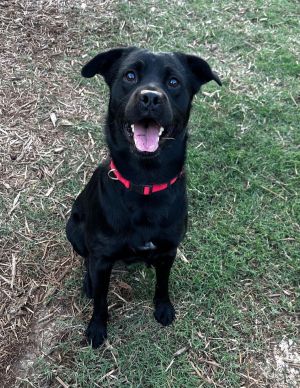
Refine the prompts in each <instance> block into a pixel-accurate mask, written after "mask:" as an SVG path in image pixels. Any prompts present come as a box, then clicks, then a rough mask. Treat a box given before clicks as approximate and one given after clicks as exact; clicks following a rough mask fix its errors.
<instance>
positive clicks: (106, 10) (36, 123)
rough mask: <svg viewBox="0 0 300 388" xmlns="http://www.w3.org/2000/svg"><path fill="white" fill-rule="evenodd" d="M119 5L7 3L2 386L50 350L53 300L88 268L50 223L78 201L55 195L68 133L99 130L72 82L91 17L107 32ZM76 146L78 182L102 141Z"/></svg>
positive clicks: (0, 257) (0, 11)
mask: <svg viewBox="0 0 300 388" xmlns="http://www.w3.org/2000/svg"><path fill="white" fill-rule="evenodd" d="M111 3H112V2H110V1H106V2H105V3H101V2H99V1H90V2H89V5H88V8H89V9H88V10H89V11H91V12H89V14H88V15H89V16H86V15H87V11H88V10H87V9H86V8H85V7H84V5H83V8H82V4H81V3H80V2H77V1H50V0H49V1H36V2H32V1H26V0H22V1H9V2H7V1H2V2H0V23H1V24H0V29H1V38H0V47H1V59H0V66H1V87H0V107H1V108H0V117H1V119H0V146H1V148H0V160H1V166H0V176H1V178H0V190H1V207H2V209H3V214H2V216H1V236H0V238H1V248H0V287H1V306H0V311H1V314H0V316H1V319H0V349H1V352H0V365H1V369H2V370H1V377H0V381H2V383H3V381H5V379H10V378H13V374H14V373H13V372H14V368H15V367H16V362H18V360H19V359H20V355H22V354H23V352H24V349H25V347H26V348H27V351H28V349H30V348H31V347H34V346H36V342H37V341H38V342H43V341H42V337H41V336H40V328H41V327H44V326H43V325H45V323H47V322H48V325H49V324H50V323H49V322H51V317H52V316H53V315H54V312H55V314H56V315H57V310H58V309H61V308H62V307H61V306H60V307H58V306H56V305H55V303H54V304H51V308H48V307H47V301H48V300H49V298H50V297H51V295H54V294H55V293H57V292H58V290H59V289H60V287H61V282H62V281H63V280H64V279H65V276H66V275H67V273H68V272H70V271H72V269H73V268H74V267H75V265H76V266H78V264H79V263H78V259H75V258H74V256H73V255H72V254H71V255H70V252H71V251H70V250H69V248H67V245H66V244H64V237H63V230H59V229H58V230H57V229H55V227H54V228H51V229H49V228H48V227H47V223H48V222H49V218H48V217H50V218H51V219H53V220H52V221H53V222H55V219H59V218H62V219H65V217H66V214H67V213H68V210H69V208H70V206H67V204H68V203H70V200H71V199H72V198H70V195H68V194H66V195H65V196H64V197H61V196H59V194H58V193H57V192H56V187H59V186H61V185H63V184H64V183H65V182H67V181H68V180H69V177H68V176H65V175H64V174H63V173H62V171H63V166H64V160H65V158H66V157H68V144H69V140H68V126H73V127H74V126H75V125H76V123H78V122H79V121H80V120H91V121H93V122H96V123H97V122H98V121H99V117H95V116H93V112H92V111H91V110H90V109H88V106H87V105H88V104H87V102H86V100H87V98H88V97H89V94H88V92H87V91H86V90H85V88H84V87H83V86H81V85H80V83H77V84H76V82H75V81H72V77H74V74H76V73H79V69H80V64H81V60H80V59H78V58H79V56H80V54H81V53H82V52H83V51H82V46H83V45H84V44H85V41H84V39H85V37H86V35H85V34H84V32H83V31H82V29H81V28H80V27H81V23H82V22H83V21H84V19H85V18H87V17H88V18H89V21H88V23H87V22H86V23H85V24H86V26H89V28H91V29H92V28H96V26H97V28H99V26H98V23H97V15H99V14H101V20H102V22H103V20H105V19H106V20H107V23H110V22H111V18H110V7H111ZM91 15H92V16H91ZM76 58H77V59H76ZM82 61H84V59H83V60H82ZM76 140H77V142H78V146H77V147H76V148H74V149H73V150H72V163H71V164H72V165H73V166H74V170H76V171H77V173H80V172H81V171H82V167H83V164H85V173H87V171H88V169H86V167H88V166H89V163H90V164H92V163H93V162H94V160H95V155H96V152H97V151H96V150H94V141H93V139H92V138H91V136H89V137H88V138H87V136H86V135H82V136H80V134H78V136H77V139H76ZM93 155H94V156H93ZM98 158H99V155H98V156H97V157H96V159H98ZM83 161H85V163H82V162H83ZM82 179H83V180H85V179H86V175H85V174H84V175H83V178H82ZM28 210H30V211H28ZM30 214H31V216H30ZM34 217H35V218H36V222H35V220H34ZM44 217H45V218H48V219H44ZM40 226H42V227H40ZM71 313H72V312H71ZM25 358H26V357H25ZM29 358H30V357H29Z"/></svg>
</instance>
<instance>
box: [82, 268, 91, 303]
mask: <svg viewBox="0 0 300 388" xmlns="http://www.w3.org/2000/svg"><path fill="white" fill-rule="evenodd" d="M82 291H83V294H84V295H85V296H86V297H87V298H89V299H92V298H93V288H92V285H91V280H90V277H89V275H88V273H86V274H85V275H84V279H83V284H82Z"/></svg>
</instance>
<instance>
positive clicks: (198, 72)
mask: <svg viewBox="0 0 300 388" xmlns="http://www.w3.org/2000/svg"><path fill="white" fill-rule="evenodd" d="M176 54H177V56H178V57H179V59H180V60H181V62H183V64H184V65H185V66H186V67H187V68H188V69H189V70H190V71H191V73H192V89H193V93H195V94H196V93H197V92H198V91H199V89H200V87H201V86H202V85H204V84H206V83H207V82H209V81H215V82H217V84H218V85H220V86H222V82H221V80H220V78H219V77H218V75H217V74H216V73H215V72H214V71H212V69H211V68H210V66H209V64H208V63H207V62H206V61H205V60H204V59H202V58H200V57H197V56H196V55H186V54H182V53H176Z"/></svg>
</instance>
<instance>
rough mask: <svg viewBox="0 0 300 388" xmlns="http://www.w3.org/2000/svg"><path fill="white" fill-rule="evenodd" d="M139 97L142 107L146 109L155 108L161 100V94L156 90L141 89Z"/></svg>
mask: <svg viewBox="0 0 300 388" xmlns="http://www.w3.org/2000/svg"><path fill="white" fill-rule="evenodd" d="M139 97H140V102H141V105H142V107H143V108H147V109H149V108H156V107H157V106H158V105H160V104H161V103H162V100H163V94H162V93H161V92H158V91H156V90H147V89H144V90H141V92H140V96H139Z"/></svg>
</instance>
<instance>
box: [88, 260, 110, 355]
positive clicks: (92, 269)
mask: <svg viewBox="0 0 300 388" xmlns="http://www.w3.org/2000/svg"><path fill="white" fill-rule="evenodd" d="M112 267H113V264H112V263H110V262H107V261H104V260H102V259H99V258H95V257H90V258H89V276H90V280H91V285H92V293H93V299H94V311H93V316H92V318H91V320H90V323H89V325H88V328H87V330H86V335H87V338H88V341H89V343H90V344H91V345H92V347H93V348H98V347H99V346H100V345H101V344H102V343H103V342H104V340H105V339H106V338H107V319H108V306H107V293H108V287H109V280H110V274H111V270H112Z"/></svg>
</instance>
